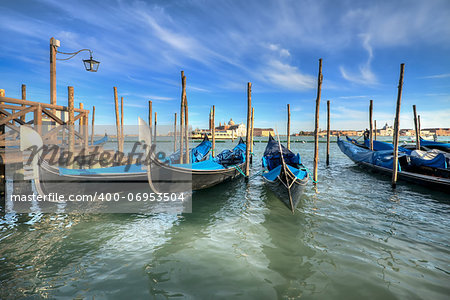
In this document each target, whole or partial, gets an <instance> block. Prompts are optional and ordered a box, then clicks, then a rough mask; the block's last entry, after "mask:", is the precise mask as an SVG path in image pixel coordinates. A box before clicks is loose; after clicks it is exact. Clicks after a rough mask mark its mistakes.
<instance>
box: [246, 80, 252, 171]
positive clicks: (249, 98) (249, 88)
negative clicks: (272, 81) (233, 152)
mask: <svg viewBox="0 0 450 300" xmlns="http://www.w3.org/2000/svg"><path fill="white" fill-rule="evenodd" d="M251 109H252V83H251V82H249V83H247V137H246V141H245V142H246V147H245V176H246V177H247V178H248V175H249V174H250V131H251V124H250V122H251V114H252V112H251Z"/></svg>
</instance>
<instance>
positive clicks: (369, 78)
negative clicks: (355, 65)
mask: <svg viewBox="0 0 450 300" xmlns="http://www.w3.org/2000/svg"><path fill="white" fill-rule="evenodd" d="M360 37H361V39H362V46H363V48H364V49H365V50H366V51H367V54H368V57H367V61H366V62H365V63H364V64H362V65H360V66H359V73H354V72H349V71H347V70H346V69H345V68H344V67H343V66H340V67H339V70H340V71H341V75H342V77H344V79H346V80H348V81H351V82H353V83H357V84H363V85H375V84H377V83H378V80H377V77H376V76H375V74H374V73H373V72H372V69H371V63H372V59H373V50H372V46H371V45H370V35H369V34H361V35H360Z"/></svg>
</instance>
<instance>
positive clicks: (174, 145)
mask: <svg viewBox="0 0 450 300" xmlns="http://www.w3.org/2000/svg"><path fill="white" fill-rule="evenodd" d="M176 151H177V113H175V120H174V122H173V152H176Z"/></svg>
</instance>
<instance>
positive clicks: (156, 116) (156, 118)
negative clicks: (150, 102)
mask: <svg viewBox="0 0 450 300" xmlns="http://www.w3.org/2000/svg"><path fill="white" fill-rule="evenodd" d="M157 121H158V113H157V112H156V111H155V128H154V133H153V135H154V136H155V137H154V139H155V144H156V136H157V133H156V123H157Z"/></svg>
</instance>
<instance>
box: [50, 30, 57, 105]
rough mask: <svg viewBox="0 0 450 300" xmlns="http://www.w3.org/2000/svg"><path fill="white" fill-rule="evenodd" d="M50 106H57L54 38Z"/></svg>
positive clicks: (53, 43)
mask: <svg viewBox="0 0 450 300" xmlns="http://www.w3.org/2000/svg"><path fill="white" fill-rule="evenodd" d="M50 104H53V105H56V39H55V38H53V37H52V38H51V39H50ZM52 112H53V113H55V110H53V111H52Z"/></svg>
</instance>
